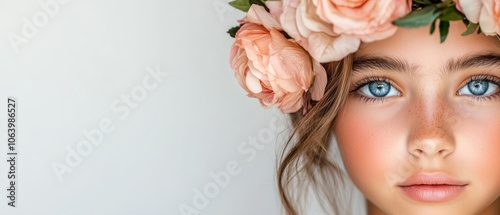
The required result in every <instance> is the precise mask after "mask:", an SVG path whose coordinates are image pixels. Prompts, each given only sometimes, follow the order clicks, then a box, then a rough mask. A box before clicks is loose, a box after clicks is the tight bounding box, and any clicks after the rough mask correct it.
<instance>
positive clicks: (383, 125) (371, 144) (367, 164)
mask: <svg viewBox="0 0 500 215" xmlns="http://www.w3.org/2000/svg"><path fill="white" fill-rule="evenodd" d="M362 107H363V105H359V104H358V105H356V102H353V101H349V100H348V101H347V103H346V105H345V107H344V108H343V110H342V111H341V112H340V114H339V117H338V119H337V122H336V126H335V128H334V133H335V136H336V139H337V142H338V144H339V149H340V152H341V154H342V159H343V161H344V165H345V167H346V170H347V172H348V173H349V176H350V177H351V179H352V180H353V182H354V183H355V184H356V185H357V186H358V188H360V190H362V191H363V192H364V193H365V194H366V192H367V191H370V190H372V189H374V188H376V187H379V188H380V185H381V184H384V183H387V184H388V185H389V186H390V183H391V182H389V181H387V176H390V175H391V174H394V173H395V171H397V168H398V167H397V166H396V165H397V164H398V163H399V162H398V160H399V161H402V160H403V157H402V156H400V155H402V153H401V152H404V150H405V148H404V145H398V144H394V143H401V142H404V136H405V134H406V131H404V129H402V128H404V127H406V125H405V124H406V122H405V120H402V119H401V115H399V116H398V115H397V114H396V113H397V112H399V111H398V110H395V109H394V108H373V109H370V108H362Z"/></svg>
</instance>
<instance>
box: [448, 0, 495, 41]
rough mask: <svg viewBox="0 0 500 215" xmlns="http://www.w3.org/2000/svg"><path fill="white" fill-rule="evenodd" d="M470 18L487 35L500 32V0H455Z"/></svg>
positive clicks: (458, 6)
mask: <svg viewBox="0 0 500 215" xmlns="http://www.w3.org/2000/svg"><path fill="white" fill-rule="evenodd" d="M454 1H455V3H457V8H458V9H459V10H461V11H462V12H463V13H464V14H465V16H466V17H467V19H468V20H470V21H471V22H473V23H479V26H480V27H481V31H482V32H483V33H484V34H486V35H492V36H493V35H497V34H500V0H454Z"/></svg>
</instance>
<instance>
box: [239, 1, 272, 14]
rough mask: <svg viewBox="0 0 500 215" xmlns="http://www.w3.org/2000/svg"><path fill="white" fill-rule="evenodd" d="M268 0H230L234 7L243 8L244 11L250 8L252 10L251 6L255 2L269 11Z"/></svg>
mask: <svg viewBox="0 0 500 215" xmlns="http://www.w3.org/2000/svg"><path fill="white" fill-rule="evenodd" d="M266 1H267V0H234V1H232V2H229V4H230V5H231V6H233V7H234V8H236V9H238V10H241V11H243V12H248V10H250V7H251V6H252V5H253V4H256V5H260V6H262V7H264V8H265V9H266V10H267V11H269V8H267V6H266V4H265V2H266Z"/></svg>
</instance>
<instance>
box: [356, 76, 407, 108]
mask: <svg viewBox="0 0 500 215" xmlns="http://www.w3.org/2000/svg"><path fill="white" fill-rule="evenodd" d="M375 81H383V82H387V83H388V84H390V85H391V86H392V87H394V82H393V81H392V80H391V79H389V78H386V77H366V78H363V79H361V80H360V81H359V82H357V83H356V84H355V85H354V89H353V90H351V91H350V93H351V94H353V95H354V96H355V97H356V98H358V99H361V100H362V101H363V102H366V103H375V102H383V101H385V100H386V99H387V98H386V97H381V98H372V97H367V96H365V95H363V94H361V93H359V89H361V88H362V87H364V86H365V85H367V84H369V83H371V82H375ZM396 89H397V90H398V91H400V90H399V89H398V88H396Z"/></svg>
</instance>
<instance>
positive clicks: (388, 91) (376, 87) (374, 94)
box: [359, 80, 400, 98]
mask: <svg viewBox="0 0 500 215" xmlns="http://www.w3.org/2000/svg"><path fill="white" fill-rule="evenodd" d="M359 91H360V92H361V93H363V94H364V95H365V96H367V97H369V98H382V97H388V96H397V95H400V92H399V91H398V90H396V89H395V88H394V87H392V85H391V84H390V83H389V82H387V81H381V80H380V81H371V82H368V83H366V84H365V85H363V86H362V87H361V88H359Z"/></svg>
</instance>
